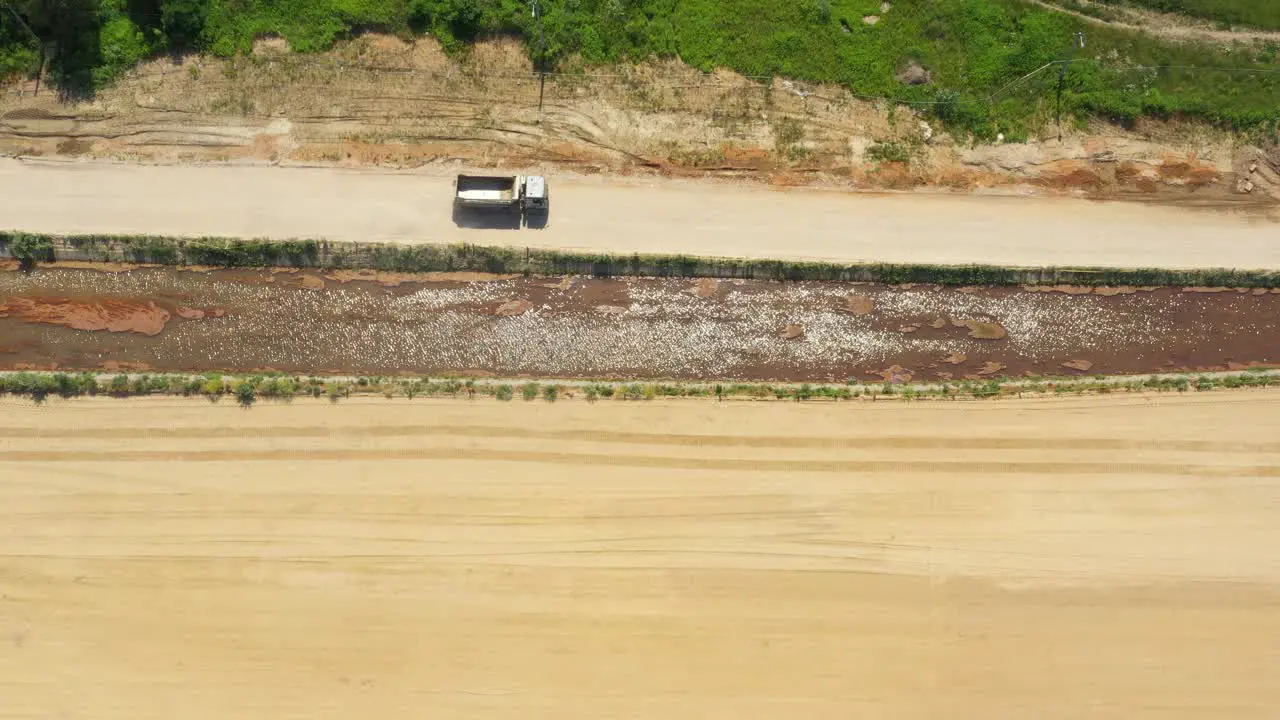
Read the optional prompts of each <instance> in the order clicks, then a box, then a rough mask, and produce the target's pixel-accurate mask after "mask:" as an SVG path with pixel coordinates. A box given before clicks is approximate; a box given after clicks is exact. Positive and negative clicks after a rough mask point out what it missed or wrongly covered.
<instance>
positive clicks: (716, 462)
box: [0, 448, 1280, 478]
mask: <svg viewBox="0 0 1280 720" xmlns="http://www.w3.org/2000/svg"><path fill="white" fill-rule="evenodd" d="M350 460H360V461H396V460H462V461H482V462H496V461H501V462H523V463H550V464H558V465H579V466H601V467H628V468H660V469H670V470H731V471H734V472H806V473H817V472H825V473H847V474H855V473H857V474H864V473H877V474H896V473H916V474H929V473H954V474H970V475H972V474H985V475H997V474H998V475H1009V474H1043V475H1175V476H1194V477H1267V478H1270V477H1277V478H1280V465H1189V464H1186V463H1135V462H1114V463H1112V462H998V461H997V462H991V461H981V462H964V461H920V460H902V461H898V460H757V459H734V458H683V457H661V456H646V455H599V454H587V453H560V452H538V451H523V450H496V449H462V448H389V449H350V450H321V449H316V450H306V449H281V450H119V451H97V450H65V451H10V452H6V453H5V454H4V455H3V456H0V465H3V464H5V463H37V462H280V461H285V462H304V461H312V462H315V461H350Z"/></svg>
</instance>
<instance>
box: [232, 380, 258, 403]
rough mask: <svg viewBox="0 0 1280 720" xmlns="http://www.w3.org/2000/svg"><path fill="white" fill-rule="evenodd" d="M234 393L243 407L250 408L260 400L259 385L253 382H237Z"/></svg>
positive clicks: (233, 388) (233, 389) (233, 387)
mask: <svg viewBox="0 0 1280 720" xmlns="http://www.w3.org/2000/svg"><path fill="white" fill-rule="evenodd" d="M232 392H233V393H235V396H236V402H238V403H240V405H241V407H249V406H250V405H253V403H254V402H256V401H257V399H258V388H257V383H255V382H254V381H253V380H237V381H236V383H235V385H234V386H232Z"/></svg>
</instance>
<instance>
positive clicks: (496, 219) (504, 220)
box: [453, 205, 520, 230]
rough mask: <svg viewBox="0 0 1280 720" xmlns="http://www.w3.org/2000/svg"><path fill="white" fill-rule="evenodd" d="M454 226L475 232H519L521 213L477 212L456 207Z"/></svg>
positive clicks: (502, 211) (507, 211) (501, 211)
mask: <svg viewBox="0 0 1280 720" xmlns="http://www.w3.org/2000/svg"><path fill="white" fill-rule="evenodd" d="M453 224H454V225H456V226H458V227H460V228H470V229H474V230H519V229H520V213H519V211H514V212H513V211H510V210H476V209H473V208H461V207H458V206H457V205H455V206H454V207H453Z"/></svg>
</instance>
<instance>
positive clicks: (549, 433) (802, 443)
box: [0, 425, 1280, 453]
mask: <svg viewBox="0 0 1280 720" xmlns="http://www.w3.org/2000/svg"><path fill="white" fill-rule="evenodd" d="M430 435H442V436H448V437H464V438H488V439H495V440H544V441H555V442H591V443H608V444H615V445H658V446H663V445H665V446H679V447H733V448H765V449H800V450H874V449H899V450H1046V451H1052V450H1086V451H1087V450H1093V451H1139V450H1149V451H1160V452H1202V453H1230V452H1240V453H1280V442H1261V443H1250V442H1238V441H1219V440H1160V439H1153V440H1130V439H1123V438H1114V437H1109V438H1091V437H1082V438H1027V437H1022V438H1019V437H978V438H947V437H916V436H908V435H899V436H883V437H803V436H765V435H761V436H728V435H677V434H663V433H639V432H609V431H604V430H536V429H525V428H517V427H506V426H487V425H387V426H376V427H371V426H286V427H216V428H215V427H210V428H204V427H167V428H166V427H119V426H116V427H110V428H84V429H68V428H32V427H16V426H10V427H0V438H14V439H48V440H58V439H78V440H126V439H127V440H137V439H140V438H146V439H149V440H157V439H174V440H219V439H228V440H230V439H253V438H302V439H305V438H334V437H351V438H357V437H359V438H369V437H381V438H395V437H424V436H430Z"/></svg>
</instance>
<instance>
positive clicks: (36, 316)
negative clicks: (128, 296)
mask: <svg viewBox="0 0 1280 720" xmlns="http://www.w3.org/2000/svg"><path fill="white" fill-rule="evenodd" d="M0 317H11V318H15V319H18V320H22V321H24V322H31V323H47V324H50V325H64V326H66V327H69V328H73V329H75V330H106V331H107V332H132V333H141V334H143V335H159V334H160V333H161V332H163V331H164V326H165V324H166V323H168V322H169V318H170V315H169V311H168V310H165V309H164V308H161V307H159V306H157V305H156V304H155V303H154V302H152V301H150V300H148V301H145V302H143V301H136V300H119V299H113V298H101V299H98V300H96V301H94V302H77V301H75V300H71V299H69V298H60V297H13V298H9V299H8V300H7V301H6V302H5V304H3V305H0Z"/></svg>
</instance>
